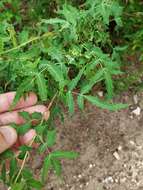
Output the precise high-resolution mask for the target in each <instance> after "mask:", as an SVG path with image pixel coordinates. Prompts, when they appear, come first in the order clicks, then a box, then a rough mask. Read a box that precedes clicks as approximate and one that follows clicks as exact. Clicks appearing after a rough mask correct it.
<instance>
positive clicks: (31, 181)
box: [27, 178, 43, 189]
mask: <svg viewBox="0 0 143 190" xmlns="http://www.w3.org/2000/svg"><path fill="white" fill-rule="evenodd" d="M27 183H28V185H29V186H30V187H32V188H34V189H41V188H42V187H43V184H42V183H41V182H40V181H37V180H35V179H33V178H31V179H28V180H27Z"/></svg>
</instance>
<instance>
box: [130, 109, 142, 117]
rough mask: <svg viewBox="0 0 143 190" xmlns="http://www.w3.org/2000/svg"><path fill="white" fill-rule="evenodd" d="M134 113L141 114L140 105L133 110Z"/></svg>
mask: <svg viewBox="0 0 143 190" xmlns="http://www.w3.org/2000/svg"><path fill="white" fill-rule="evenodd" d="M132 113H133V114H134V115H136V116H139V115H140V113H141V108H140V107H137V108H136V109H135V110H133V111H132Z"/></svg>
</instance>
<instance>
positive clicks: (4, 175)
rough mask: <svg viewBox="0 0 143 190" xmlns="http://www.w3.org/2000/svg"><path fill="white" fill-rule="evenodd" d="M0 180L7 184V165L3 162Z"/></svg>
mask: <svg viewBox="0 0 143 190" xmlns="http://www.w3.org/2000/svg"><path fill="white" fill-rule="evenodd" d="M0 179H2V181H3V183H6V165H5V162H3V164H2V169H1V176H0Z"/></svg>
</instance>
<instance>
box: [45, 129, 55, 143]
mask: <svg viewBox="0 0 143 190" xmlns="http://www.w3.org/2000/svg"><path fill="white" fill-rule="evenodd" d="M55 140H56V130H52V131H48V133H47V141H46V144H47V146H48V147H51V146H53V145H54V144H55Z"/></svg>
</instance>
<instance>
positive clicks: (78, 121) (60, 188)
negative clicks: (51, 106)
mask: <svg viewBox="0 0 143 190" xmlns="http://www.w3.org/2000/svg"><path fill="white" fill-rule="evenodd" d="M122 102H128V103H129V104H130V105H132V106H130V108H129V109H126V110H121V111H118V112H109V111H103V110H100V109H97V108H95V107H93V106H91V105H90V106H88V108H87V109H86V111H85V112H84V113H80V112H77V114H76V115H75V116H74V117H73V118H72V119H66V121H65V124H64V126H63V125H62V126H58V131H59V137H58V142H60V143H59V145H58V146H59V147H60V148H61V149H63V150H74V151H78V152H79V153H80V156H79V158H78V159H76V160H74V161H63V179H62V180H59V179H57V178H56V177H55V176H54V175H53V174H49V180H48V182H47V185H46V186H45V188H44V190H80V189H81V190H108V189H109V190H143V113H142V108H143V94H139V95H138V96H137V95H135V96H128V94H123V96H122ZM136 108H137V109H136ZM140 109H141V110H140ZM134 110H136V111H135V112H134ZM140 111H141V112H140ZM133 112H134V113H133Z"/></svg>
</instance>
